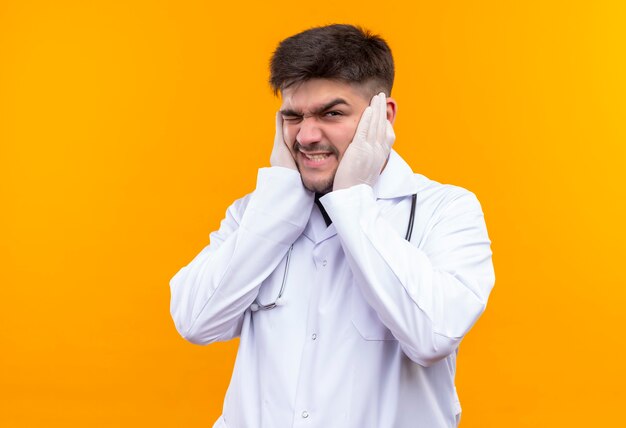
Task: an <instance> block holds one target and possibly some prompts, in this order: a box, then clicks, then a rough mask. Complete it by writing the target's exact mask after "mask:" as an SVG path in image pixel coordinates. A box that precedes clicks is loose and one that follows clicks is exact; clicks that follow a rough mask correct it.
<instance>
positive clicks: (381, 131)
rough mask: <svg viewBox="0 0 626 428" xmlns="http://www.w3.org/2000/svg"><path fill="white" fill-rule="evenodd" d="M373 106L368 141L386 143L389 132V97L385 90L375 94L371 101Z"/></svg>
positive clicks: (370, 142)
mask: <svg viewBox="0 0 626 428" xmlns="http://www.w3.org/2000/svg"><path fill="white" fill-rule="evenodd" d="M370 106H371V108H372V119H371V123H370V127H369V129H368V131H367V142H368V143H369V144H372V145H374V144H381V143H385V134H386V132H387V124H386V122H387V97H386V96H385V93H384V92H381V93H379V94H378V95H375V96H374V97H373V98H372V101H371V103H370Z"/></svg>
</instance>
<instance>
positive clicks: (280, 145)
mask: <svg viewBox="0 0 626 428" xmlns="http://www.w3.org/2000/svg"><path fill="white" fill-rule="evenodd" d="M270 165H271V166H282V167H283V168H289V169H293V170H296V171H297V170H298V167H297V166H296V161H295V160H294V159H293V156H292V155H291V152H290V151H289V148H288V147H287V144H286V143H285V139H284V138H283V117H282V116H281V114H280V112H277V113H276V133H275V134H274V148H273V149H272V154H271V155H270Z"/></svg>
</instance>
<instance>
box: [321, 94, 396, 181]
mask: <svg viewBox="0 0 626 428" xmlns="http://www.w3.org/2000/svg"><path fill="white" fill-rule="evenodd" d="M395 139H396V136H395V133H394V132H393V127H392V126H391V123H390V122H389V121H388V120H387V98H386V97H385V94H384V93H382V92H381V93H380V94H378V95H376V96H374V98H372V101H371V103H370V105H369V106H368V107H367V108H366V109H365V111H364V112H363V115H362V116H361V120H360V121H359V124H358V126H357V129H356V133H355V134H354V138H353V140H352V143H350V145H349V146H348V148H347V149H346V151H345V152H344V154H343V157H342V158H341V162H340V163H339V167H337V173H336V174H335V181H334V182H333V191H334V190H341V189H347V188H349V187H352V186H356V185H358V184H367V185H368V186H374V184H375V183H376V181H377V180H378V177H379V176H380V173H381V171H382V169H383V166H384V165H385V162H386V161H387V157H388V156H389V152H390V151H391V146H392V145H393V142H394V141H395Z"/></svg>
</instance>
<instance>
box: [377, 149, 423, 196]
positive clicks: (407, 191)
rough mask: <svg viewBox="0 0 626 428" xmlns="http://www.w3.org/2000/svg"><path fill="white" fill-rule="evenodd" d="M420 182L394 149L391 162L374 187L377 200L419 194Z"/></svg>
mask: <svg viewBox="0 0 626 428" xmlns="http://www.w3.org/2000/svg"><path fill="white" fill-rule="evenodd" d="M418 188H419V184H418V180H416V179H415V174H413V170H412V169H411V167H410V166H409V165H408V164H407V163H406V162H405V161H404V159H402V158H401V157H400V155H399V154H398V153H397V152H396V151H395V150H393V149H391V153H390V154H389V161H388V162H387V165H386V166H385V169H384V170H383V172H382V173H381V174H380V178H379V179H378V181H377V182H376V184H375V185H374V188H373V189H374V194H375V195H376V199H393V198H401V197H403V196H408V195H412V194H414V193H417V191H418Z"/></svg>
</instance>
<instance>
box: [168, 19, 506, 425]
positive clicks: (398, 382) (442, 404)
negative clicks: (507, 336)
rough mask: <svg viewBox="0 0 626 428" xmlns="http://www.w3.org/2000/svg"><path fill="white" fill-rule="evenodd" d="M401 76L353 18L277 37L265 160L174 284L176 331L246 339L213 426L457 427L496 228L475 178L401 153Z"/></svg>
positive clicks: (192, 336)
mask: <svg viewBox="0 0 626 428" xmlns="http://www.w3.org/2000/svg"><path fill="white" fill-rule="evenodd" d="M393 73H394V68H393V60H392V57H391V52H390V50H389V47H388V46H387V44H386V43H385V42H384V41H383V40H382V39H381V38H379V37H377V36H373V35H371V34H369V33H368V32H365V31H363V30H361V29H359V28H355V27H352V26H347V25H331V26H327V27H320V28H314V29H311V30H307V31H304V32H302V33H300V34H297V35H295V36H292V37H290V38H288V39H286V40H284V41H283V42H281V43H280V45H279V46H278V48H277V50H276V52H274V55H273V57H272V61H271V79H270V82H271V84H272V86H273V88H274V90H275V91H276V92H277V93H278V92H280V94H281V96H282V106H281V109H280V112H279V113H278V114H277V116H276V135H275V141H274V147H273V151H272V154H271V157H270V163H271V165H272V166H271V167H270V168H261V169H260V170H259V174H258V180H257V186H256V189H255V190H254V192H252V193H251V194H249V195H247V196H245V197H244V198H242V199H239V200H237V201H235V202H234V203H233V204H232V205H231V206H230V207H229V208H228V211H227V213H226V218H225V219H224V220H223V221H222V224H221V226H220V229H219V230H218V231H217V232H214V233H213V234H211V240H210V245H209V246H207V247H206V248H205V249H204V250H202V252H200V254H199V255H198V256H197V257H196V258H195V259H194V260H193V261H192V262H191V263H190V264H189V265H188V266H186V267H184V268H183V269H181V270H180V272H178V273H177V274H176V276H174V278H173V279H172V281H171V291H172V301H171V312H172V317H173V318H174V321H175V324H176V328H177V329H178V331H179V332H180V334H181V335H182V336H183V337H185V338H186V339H187V340H189V341H191V342H193V343H198V344H207V343H211V342H215V341H222V340H229V339H232V338H234V337H240V343H239V351H238V355H237V360H236V363H235V368H234V372H233V376H232V380H231V384H230V387H229V389H228V392H227V394H226V399H225V403H224V412H223V415H222V416H221V417H220V418H219V420H218V421H217V422H216V424H215V427H229V428H235V427H270V428H276V427H278V428H282V427H299V426H302V427H306V426H311V427H340V428H349V427H355V428H356V427H359V428H363V427H384V428H387V427H399V428H404V427H424V428H439V427H441V428H443V427H455V426H457V424H458V421H459V418H460V412H461V408H460V405H459V402H458V398H457V394H456V390H455V387H454V375H455V365H456V354H457V348H458V345H459V343H460V341H461V339H462V338H463V336H464V335H465V334H466V333H467V332H468V330H469V329H470V328H471V327H472V325H473V324H474V323H475V321H476V320H477V319H478V317H479V316H480V314H481V313H482V312H483V310H484V308H485V305H486V302H487V298H488V295H489V293H490V291H491V288H492V286H493V283H494V274H493V267H492V263H491V250H490V241H489V238H488V235H487V230H486V228H485V223H484V219H483V214H482V211H481V207H480V204H479V203H478V201H477V199H476V197H475V196H474V195H473V194H472V193H470V192H468V191H466V190H464V189H462V188H459V187H454V186H450V185H442V184H439V183H437V182H434V181H431V180H429V179H427V178H426V177H424V176H422V175H419V174H414V173H413V172H412V171H411V169H410V167H409V166H408V165H407V164H406V163H405V162H404V161H403V160H402V158H401V157H400V156H399V155H398V154H397V153H396V152H395V151H393V150H391V146H392V144H393V142H394V139H395V136H394V132H393V128H392V125H391V124H392V123H393V121H394V119H395V115H396V103H395V101H394V100H393V99H392V98H388V96H389V95H390V92H391V87H392V84H393Z"/></svg>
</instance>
